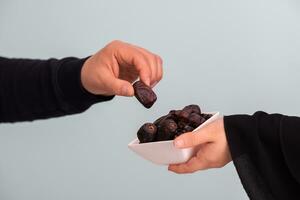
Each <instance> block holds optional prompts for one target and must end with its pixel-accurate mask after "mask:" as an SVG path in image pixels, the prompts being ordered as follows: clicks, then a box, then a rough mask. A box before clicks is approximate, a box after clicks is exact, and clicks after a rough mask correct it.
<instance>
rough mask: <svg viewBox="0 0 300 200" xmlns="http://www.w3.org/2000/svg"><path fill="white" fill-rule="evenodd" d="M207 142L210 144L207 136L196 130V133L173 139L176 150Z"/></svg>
mask: <svg viewBox="0 0 300 200" xmlns="http://www.w3.org/2000/svg"><path fill="white" fill-rule="evenodd" d="M207 142H210V137H209V134H207V133H206V132H203V131H200V130H198V131H196V132H189V133H184V134H182V135H180V136H179V137H177V138H176V139H175V141H174V144H175V147H177V148H188V147H194V146H197V145H199V144H204V143H207Z"/></svg>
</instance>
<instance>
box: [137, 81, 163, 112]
mask: <svg viewBox="0 0 300 200" xmlns="http://www.w3.org/2000/svg"><path fill="white" fill-rule="evenodd" d="M133 89H134V95H135V97H136V98H137V99H138V101H139V102H140V103H141V104H143V105H144V106H145V107H146V108H151V106H152V105H153V104H154V103H155V101H156V100H157V97H156V94H155V93H154V92H153V90H152V88H151V87H149V86H147V85H146V84H144V83H143V82H142V81H137V82H135V83H134V84H133Z"/></svg>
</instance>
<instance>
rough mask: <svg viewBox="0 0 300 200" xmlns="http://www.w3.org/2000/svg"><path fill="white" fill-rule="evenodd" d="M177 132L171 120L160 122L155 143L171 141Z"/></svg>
mask: <svg viewBox="0 0 300 200" xmlns="http://www.w3.org/2000/svg"><path fill="white" fill-rule="evenodd" d="M176 130H177V124H176V122H175V121H174V120H172V119H166V120H164V121H161V122H160V124H159V129H158V132H157V138H156V140H157V141H163V140H171V139H173V138H174V136H175V133H176Z"/></svg>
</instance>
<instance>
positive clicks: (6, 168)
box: [0, 0, 300, 200]
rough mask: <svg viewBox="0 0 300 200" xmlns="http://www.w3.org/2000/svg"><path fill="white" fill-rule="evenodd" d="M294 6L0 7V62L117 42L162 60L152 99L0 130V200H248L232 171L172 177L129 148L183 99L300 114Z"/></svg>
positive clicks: (136, 2) (131, 0)
mask: <svg viewBox="0 0 300 200" xmlns="http://www.w3.org/2000/svg"><path fill="white" fill-rule="evenodd" d="M299 19H300V4H299V3H298V2H297V0H290V1H284V0H252V1H246V0H227V1H223V0H210V1H204V0H202V1H199V0H198V1H196V0H195V1H188V0H186V1H177V2H175V1H171V0H169V1H158V0H156V1H154V0H152V1H141V0H127V1H116V0H110V1H103V0H91V1H88V0H85V1H83V0H82V1H79V0H78V1H74V0H72V1H71V0H69V1H68V0H51V1H50V0H48V1H42V0H27V1H23V0H0V55H2V56H10V57H28V58H49V57H57V58H61V57H65V56H78V57H85V56H87V55H90V54H92V53H93V52H95V51H97V50H98V49H99V48H101V47H103V46H104V45H105V44H106V43H108V42H109V41H111V40H113V39H120V40H125V41H128V42H130V43H134V44H137V45H140V46H143V47H145V48H148V49H150V50H151V51H153V52H156V53H158V54H160V55H161V56H162V58H163V59H164V66H165V68H164V70H165V74H164V75H165V76H164V79H163V81H161V83H160V84H159V85H158V86H157V87H156V89H155V90H156V92H157V94H158V97H159V99H158V101H157V103H156V104H155V106H154V107H153V109H151V110H146V109H143V108H142V106H141V105H140V104H139V103H137V101H136V100H135V99H134V98H124V97H123V98H122V97H118V98H115V99H114V100H113V101H111V102H107V103H103V104H98V105H94V106H93V107H92V108H91V109H89V110H88V111H87V112H85V113H83V114H80V115H74V116H68V117H62V118H58V119H51V120H45V121H36V122H33V123H18V124H2V125H1V126H0V199H1V200H2V199H3V200H50V199H51V200H54V199H55V200H63V199H64V200H65V199H72V200H79V199H80V200H81V199H91V200H92V199H163V198H166V199H174V200H176V199H178V200H179V199H183V198H184V199H185V198H189V199H247V196H246V194H245V192H244V191H243V189H242V186H241V185H240V181H239V179H238V176H237V174H236V172H235V170H234V167H233V165H232V164H229V165H227V166H226V167H225V168H223V169H218V170H208V171H203V172H198V173H195V174H191V175H176V174H172V173H170V172H168V171H167V169H166V167H161V166H156V165H153V164H151V163H149V162H147V161H145V160H143V159H141V158H140V157H138V156H136V155H135V154H134V153H133V152H131V151H130V150H128V148H127V143H128V142H130V141H131V140H132V139H133V138H134V137H135V133H136V130H137V128H138V127H139V126H140V125H141V124H142V123H143V122H144V121H152V120H153V119H155V118H157V117H158V116H160V115H162V114H164V113H166V112H167V111H168V110H170V109H173V108H181V107H182V106H184V105H186V104H190V103H197V104H200V105H201V106H202V108H203V110H206V111H215V110H218V111H220V112H222V113H223V114H225V115H228V114H234V113H248V114H252V113H253V112H255V111H257V110H265V111H267V112H280V113H285V114H290V115H299V114H300V107H299V101H300V95H299V83H300V79H299V78H298V77H299V72H300V70H299V64H300V56H298V54H299V52H300V40H299V39H300V36H299V32H300V23H299Z"/></svg>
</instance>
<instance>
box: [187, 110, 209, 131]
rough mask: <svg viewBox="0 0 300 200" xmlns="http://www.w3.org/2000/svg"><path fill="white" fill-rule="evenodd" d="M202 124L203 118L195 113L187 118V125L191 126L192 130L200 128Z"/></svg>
mask: <svg viewBox="0 0 300 200" xmlns="http://www.w3.org/2000/svg"><path fill="white" fill-rule="evenodd" d="M203 122H205V118H204V117H201V116H200V115H198V114H197V113H191V114H190V117H189V125H191V126H192V127H194V128H197V127H198V126H200V125H201V124H202V123H203Z"/></svg>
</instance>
